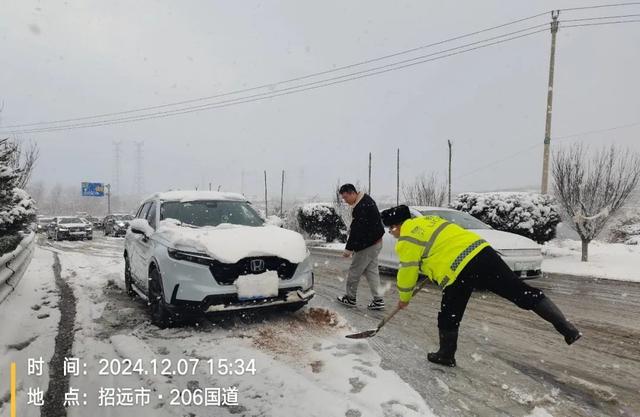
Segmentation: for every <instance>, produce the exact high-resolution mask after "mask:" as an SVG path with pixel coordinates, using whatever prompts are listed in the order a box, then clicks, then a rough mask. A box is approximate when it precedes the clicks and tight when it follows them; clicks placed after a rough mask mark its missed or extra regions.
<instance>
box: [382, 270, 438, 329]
mask: <svg viewBox="0 0 640 417" xmlns="http://www.w3.org/2000/svg"><path fill="white" fill-rule="evenodd" d="M427 281H429V280H428V279H427V278H425V279H424V280H423V281H422V282H421V283H420V284H419V285H417V286H416V287H415V288H414V289H413V295H416V294H417V293H419V292H420V290H421V289H423V288H424V286H425V285H427ZM398 311H400V307H396V308H394V309H393V311H391V313H389V315H388V316H386V317H385V318H383V319H382V321H381V322H380V324H378V330H380V328H381V327H382V326H384V325H385V324H387V322H388V321H389V320H391V318H392V317H393V316H395V315H396V313H397V312H398Z"/></svg>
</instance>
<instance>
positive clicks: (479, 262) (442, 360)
mask: <svg viewBox="0 0 640 417" xmlns="http://www.w3.org/2000/svg"><path fill="white" fill-rule="evenodd" d="M381 217H382V222H383V223H384V225H385V226H387V227H389V233H391V234H392V235H393V236H394V237H396V238H397V239H398V242H397V244H396V247H395V250H396V252H397V254H398V257H399V258H400V266H399V269H398V276H397V281H398V282H397V285H398V294H399V296H400V301H399V304H398V307H399V308H405V307H406V306H407V305H408V304H409V302H410V301H411V297H412V296H413V289H414V287H415V285H416V282H417V280H418V276H419V275H420V274H422V275H426V276H427V277H428V278H429V279H430V280H431V281H433V282H435V283H437V284H438V285H439V286H441V287H442V288H443V293H442V303H441V307H440V312H439V313H438V330H439V332H438V333H439V336H440V349H439V350H438V351H437V352H433V353H429V354H428V355H427V359H428V360H429V361H430V362H434V363H438V364H441V365H446V366H456V361H455V353H456V350H457V346H458V328H459V326H460V321H461V320H462V316H463V314H464V311H465V309H466V307H467V302H468V301H469V297H471V293H472V292H473V290H474V289H478V288H482V289H487V290H489V291H491V292H494V293H496V294H498V295H499V296H501V297H503V298H506V299H508V300H510V301H511V302H513V303H515V304H516V305H517V306H518V307H520V308H522V309H525V310H533V311H534V312H535V313H536V314H538V315H539V316H540V317H542V318H543V319H545V320H547V321H548V322H550V323H551V324H553V326H554V327H555V328H556V330H557V331H558V332H560V333H561V334H562V335H563V336H564V339H565V341H566V343H567V344H569V345H570V344H572V343H573V342H575V341H576V340H578V339H579V338H580V336H582V334H581V333H580V332H579V331H578V329H576V328H575V326H573V325H572V324H571V323H570V322H569V321H567V319H566V318H565V317H564V315H563V314H562V312H561V311H560V310H559V309H558V307H557V306H556V305H555V304H554V303H553V302H552V301H551V300H550V299H549V298H548V297H546V296H545V295H544V294H543V292H542V291H541V290H539V289H537V288H533V287H531V286H529V285H527V284H526V283H524V282H523V281H522V280H521V279H520V278H518V277H517V276H516V275H515V274H514V273H513V271H511V269H510V268H509V267H508V266H507V264H505V263H504V261H503V260H502V258H500V256H499V255H498V253H497V252H496V251H495V250H494V249H493V248H492V247H491V246H490V245H489V243H487V242H486V241H485V240H484V239H482V238H481V237H480V236H478V235H477V234H476V233H473V232H471V231H469V230H466V229H463V228H462V227H460V226H458V225H456V224H454V223H451V222H448V221H447V220H445V219H442V218H440V217H437V216H424V217H416V218H411V212H410V210H409V207H407V206H405V205H401V206H397V207H393V208H390V209H388V210H384V211H383V212H382V213H381Z"/></svg>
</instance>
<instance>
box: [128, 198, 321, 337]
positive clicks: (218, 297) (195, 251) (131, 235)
mask: <svg viewBox="0 0 640 417" xmlns="http://www.w3.org/2000/svg"><path fill="white" fill-rule="evenodd" d="M124 259H125V277H124V278H125V286H126V289H127V292H128V293H129V294H130V295H134V294H136V293H137V294H138V295H139V296H140V297H142V298H144V299H147V300H148V301H149V306H150V314H151V319H152V321H153V322H154V323H155V324H157V325H159V326H161V327H164V326H167V325H170V324H171V323H172V322H173V321H175V320H177V319H179V318H180V316H182V315H185V314H186V313H190V312H195V313H202V312H204V313H211V312H216V311H225V310H237V309H246V308H256V307H265V306H274V305H275V306H282V307H285V308H287V309H290V310H297V309H299V308H301V307H303V306H304V305H305V304H306V303H307V302H308V301H309V300H310V299H311V298H312V297H313V296H314V294H315V293H314V291H313V270H312V266H311V261H310V258H309V252H308V250H307V248H306V245H305V242H304V239H303V237H302V236H301V235H300V234H299V233H296V232H293V231H290V230H286V229H282V228H279V227H276V226H271V225H267V224H265V221H264V220H263V219H262V218H261V217H260V216H259V215H258V213H257V212H256V211H255V210H254V209H253V208H252V206H251V204H250V203H249V202H248V201H247V200H246V199H245V198H244V197H243V196H242V195H239V194H232V193H221V192H207V191H188V192H185V191H169V192H166V193H159V194H155V195H153V196H151V197H150V198H148V199H146V200H145V201H144V202H143V203H142V204H141V206H140V208H139V209H138V211H137V213H136V218H135V219H134V220H133V221H131V228H130V229H129V230H128V231H127V234H126V237H125V250H124Z"/></svg>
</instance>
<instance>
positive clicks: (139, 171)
mask: <svg viewBox="0 0 640 417" xmlns="http://www.w3.org/2000/svg"><path fill="white" fill-rule="evenodd" d="M134 145H135V147H136V160H135V174H134V184H135V193H136V195H138V196H141V195H142V193H143V192H144V169H143V168H142V157H143V147H144V141H140V142H135V143H134Z"/></svg>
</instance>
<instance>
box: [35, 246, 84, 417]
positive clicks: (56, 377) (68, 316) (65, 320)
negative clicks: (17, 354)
mask: <svg viewBox="0 0 640 417" xmlns="http://www.w3.org/2000/svg"><path fill="white" fill-rule="evenodd" d="M53 256H54V263H53V274H54V276H55V279H56V286H57V287H58V291H59V293H60V299H59V301H58V306H59V308H60V321H59V322H58V334H57V336H56V346H55V350H54V352H53V356H52V357H51V360H50V361H49V386H48V388H47V393H46V394H45V397H44V405H43V406H42V408H41V410H40V416H41V417H66V415H67V410H66V409H65V407H64V406H63V404H64V395H65V393H66V392H67V391H68V390H69V378H70V376H69V375H66V376H65V375H64V372H63V365H64V358H65V357H71V356H72V352H71V349H72V347H73V337H74V331H73V328H74V325H75V322H76V297H75V295H74V294H73V290H72V289H71V287H70V286H69V284H67V282H66V281H65V280H64V279H63V278H62V275H61V270H62V266H61V264H60V257H59V255H58V253H56V252H54V253H53Z"/></svg>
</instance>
